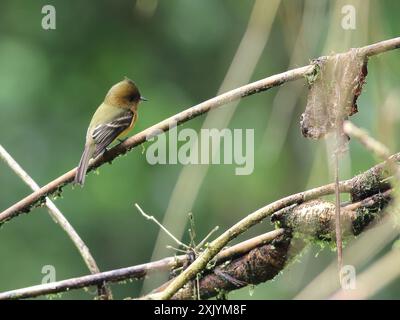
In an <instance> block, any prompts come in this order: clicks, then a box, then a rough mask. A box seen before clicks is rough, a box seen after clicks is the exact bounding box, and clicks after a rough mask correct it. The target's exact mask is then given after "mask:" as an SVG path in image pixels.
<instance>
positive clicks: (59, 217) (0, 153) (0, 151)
mask: <svg viewBox="0 0 400 320" xmlns="http://www.w3.org/2000/svg"><path fill="white" fill-rule="evenodd" d="M0 158H2V159H3V160H4V162H5V163H6V164H7V165H8V166H9V167H10V168H11V169H12V170H13V171H14V172H15V173H16V174H17V175H18V176H19V177H20V178H21V179H22V181H24V182H25V183H26V184H27V185H28V186H29V187H30V188H31V189H32V190H33V191H36V190H39V189H40V187H39V185H38V184H37V183H36V182H35V181H34V180H33V179H32V178H31V177H30V176H29V175H28V173H27V172H26V171H25V170H24V169H23V168H22V167H21V166H20V165H19V164H18V163H17V162H16V161H15V160H14V158H13V157H12V156H11V155H10V154H9V153H8V152H7V150H6V149H4V148H3V146H2V145H0ZM45 205H46V207H47V209H48V211H49V214H50V216H51V217H52V218H53V219H54V221H55V222H56V223H57V224H59V225H60V226H61V228H62V229H63V230H64V231H65V232H66V233H67V235H68V236H69V238H70V239H71V240H72V242H73V243H74V245H75V247H76V248H77V249H78V251H79V253H80V255H81V256H82V259H83V261H84V262H85V264H86V266H87V267H88V269H89V271H90V272H91V273H92V274H95V273H99V272H100V269H99V267H98V266H97V263H96V261H95V260H94V258H93V256H92V255H91V253H90V251H89V248H88V247H87V245H86V244H85V242H83V240H82V238H81V237H80V236H79V234H78V233H77V232H76V230H75V229H74V227H73V226H72V225H71V224H70V223H69V221H68V220H67V219H66V218H65V216H64V215H63V214H62V213H61V211H60V210H59V209H58V208H57V207H56V205H55V204H54V202H53V201H51V200H50V199H49V198H46V199H45ZM99 296H100V297H104V298H107V299H112V293H111V290H110V289H109V288H107V287H106V285H105V284H99Z"/></svg>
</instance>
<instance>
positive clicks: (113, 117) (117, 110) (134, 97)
mask: <svg viewBox="0 0 400 320" xmlns="http://www.w3.org/2000/svg"><path fill="white" fill-rule="evenodd" d="M141 101H147V99H146V98H144V97H142V96H141V94H140V92H139V89H138V87H137V86H136V84H135V83H134V82H133V81H132V80H131V79H129V78H127V77H125V78H124V79H123V80H122V81H120V82H118V83H116V84H115V85H113V86H112V87H111V89H110V90H109V91H108V93H107V95H106V96H105V98H104V101H103V102H102V103H101V104H100V106H99V107H98V108H97V110H96V112H95V113H94V114H93V117H92V120H91V121H90V124H89V127H88V129H87V133H86V141H85V148H84V150H83V153H82V156H81V159H80V161H79V165H78V168H77V170H76V174H75V179H74V183H75V184H78V185H81V186H83V185H84V183H85V176H86V171H87V169H88V165H89V160H90V159H91V158H96V157H97V156H98V155H100V154H103V153H104V152H105V151H106V148H107V146H108V145H110V144H111V143H112V142H113V141H114V140H116V139H118V138H120V137H123V136H125V135H126V134H127V133H128V132H129V131H130V130H131V129H132V128H133V126H134V125H135V123H136V121H137V119H138V106H139V103H140V102H141Z"/></svg>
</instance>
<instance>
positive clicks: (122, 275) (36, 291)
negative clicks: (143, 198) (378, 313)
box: [0, 229, 283, 300]
mask: <svg viewBox="0 0 400 320" xmlns="http://www.w3.org/2000/svg"><path fill="white" fill-rule="evenodd" d="M281 234H283V229H277V230H273V231H271V232H268V233H266V234H263V235H260V236H257V237H255V238H253V239H249V240H246V241H244V242H242V243H238V244H236V245H234V246H232V247H230V248H227V249H225V250H222V251H221V252H220V253H219V254H218V255H217V256H216V257H215V264H216V265H217V264H220V263H222V262H224V261H226V260H229V259H231V258H234V257H236V256H238V255H241V254H245V253H246V252H248V251H250V250H252V249H254V248H255V247H257V246H260V245H263V244H264V243H266V242H268V241H272V240H273V239H274V238H275V237H277V236H280V235H281ZM187 261H188V258H187V255H180V256H175V257H168V258H164V259H162V260H158V261H155V262H150V263H145V264H141V265H137V266H132V267H127V268H121V269H115V270H111V271H105V272H101V273H98V274H95V275H87V276H83V277H76V278H71V279H67V280H62V281H57V282H52V283H46V284H41V285H36V286H32V287H27V288H22V289H17V290H12V291H7V292H3V293H0V300H5V299H23V298H33V297H37V296H41V295H45V294H53V293H58V292H65V291H69V290H71V289H79V288H83V287H88V286H92V285H97V284H99V283H103V282H118V281H123V280H126V279H132V278H134V279H141V278H144V277H145V276H148V275H149V274H151V273H154V272H160V271H170V270H172V269H175V268H177V267H181V266H183V265H184V264H185V263H186V262H187Z"/></svg>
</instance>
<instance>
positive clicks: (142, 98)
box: [140, 97, 149, 101]
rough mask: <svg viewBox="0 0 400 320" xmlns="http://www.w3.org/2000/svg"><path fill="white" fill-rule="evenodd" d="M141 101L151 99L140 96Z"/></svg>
mask: <svg viewBox="0 0 400 320" xmlns="http://www.w3.org/2000/svg"><path fill="white" fill-rule="evenodd" d="M140 101H149V100H148V99H146V98H145V97H140Z"/></svg>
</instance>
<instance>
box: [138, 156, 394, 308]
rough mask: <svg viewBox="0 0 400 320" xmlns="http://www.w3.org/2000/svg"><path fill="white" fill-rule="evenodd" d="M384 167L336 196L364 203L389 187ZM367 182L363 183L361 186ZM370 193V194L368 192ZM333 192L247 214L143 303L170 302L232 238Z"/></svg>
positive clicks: (343, 186)
mask: <svg viewBox="0 0 400 320" xmlns="http://www.w3.org/2000/svg"><path fill="white" fill-rule="evenodd" d="M399 158H400V153H397V154H396V155H394V156H393V157H391V159H393V160H395V161H398V160H399ZM384 165H385V163H382V164H379V165H377V166H375V167H373V168H371V169H369V170H368V171H366V172H364V173H363V174H360V175H358V176H355V177H354V178H352V179H349V180H346V181H342V182H340V183H339V191H340V192H349V193H351V195H352V199H354V201H357V200H356V199H358V200H361V199H364V198H366V197H368V196H371V195H372V194H374V193H376V191H379V192H380V191H382V190H383V191H385V190H387V189H388V188H389V185H388V184H387V183H385V182H382V178H383V175H384V172H383V171H384V170H383V166H384ZM366 181H367V183H365V182H366ZM365 186H367V188H365ZM372 191H374V192H372ZM334 192H335V183H331V184H328V185H325V186H322V187H318V188H314V189H311V190H308V191H304V192H300V193H297V194H294V195H290V196H288V197H286V198H283V199H280V200H278V201H275V202H273V203H271V204H269V205H267V206H265V207H263V208H261V209H259V210H257V211H255V212H253V213H251V214H249V215H248V216H246V217H245V218H244V219H242V220H241V221H239V222H238V223H236V224H235V225H234V226H232V227H231V228H229V229H228V230H227V231H225V232H224V233H223V234H222V235H220V236H219V237H218V238H217V239H215V240H214V241H213V242H211V243H210V244H209V246H208V247H207V249H206V250H205V251H204V252H203V253H202V254H200V256H199V257H198V258H197V259H196V260H195V261H194V262H193V263H192V264H191V265H190V266H189V267H188V268H187V269H186V270H184V271H183V272H182V273H181V274H180V275H179V276H177V277H176V278H175V279H174V280H173V281H171V283H170V284H169V286H168V287H167V288H166V289H165V290H164V291H162V292H160V293H155V294H150V295H148V296H146V297H145V298H146V299H160V300H166V299H170V298H171V297H172V296H173V295H174V294H175V293H176V292H177V291H178V290H179V289H180V288H182V287H183V286H184V285H185V284H186V283H187V282H188V281H190V280H191V279H193V278H194V277H195V276H196V274H198V273H200V272H201V271H202V270H204V269H205V268H206V267H207V264H208V262H209V261H210V260H211V259H212V258H213V257H214V256H215V255H216V254H217V253H218V252H219V251H220V250H221V249H222V248H223V247H224V246H225V245H226V244H228V243H229V242H230V241H231V240H232V239H234V238H236V237H237V236H238V235H240V234H241V233H243V232H245V231H246V230H247V229H249V228H250V227H252V226H253V225H255V224H257V223H259V222H261V221H262V220H263V219H264V218H266V217H267V216H269V215H271V214H273V213H274V212H276V211H278V210H281V209H283V208H285V207H288V206H291V205H293V204H301V203H303V202H306V201H308V200H312V199H316V198H319V197H322V196H326V195H329V194H333V193H334Z"/></svg>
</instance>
